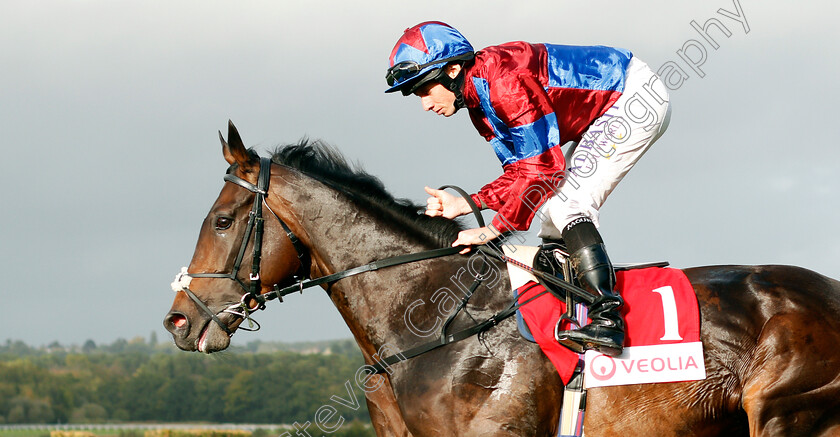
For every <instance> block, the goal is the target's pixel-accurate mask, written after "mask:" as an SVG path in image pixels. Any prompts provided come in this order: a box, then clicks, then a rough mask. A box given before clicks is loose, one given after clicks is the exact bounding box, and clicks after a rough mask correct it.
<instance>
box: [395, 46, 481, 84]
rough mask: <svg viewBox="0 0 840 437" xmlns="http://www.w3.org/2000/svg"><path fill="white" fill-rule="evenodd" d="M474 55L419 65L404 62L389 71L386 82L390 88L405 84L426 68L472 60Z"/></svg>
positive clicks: (469, 54)
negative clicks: (400, 83)
mask: <svg viewBox="0 0 840 437" xmlns="http://www.w3.org/2000/svg"><path fill="white" fill-rule="evenodd" d="M473 56H474V55H473V53H472V52H470V53H468V54H466V55H458V56H453V57H451V58H445V59H438V60H437V61H432V62H427V63H425V64H418V63H416V62H414V61H402V62H398V63H396V64H394V66H393V67H391V68H389V69H388V72H387V73H385V80H386V81H388V86H394V84H395V83H397V82H403V81H405V80H407V79H410V78H411V77H413V76H414V75H416V74H417V73H419V72H420V71H422V70H423V69H424V68H426V67H428V66H430V65H435V64H443V63H445V62H451V61H460V60H466V59H472V58H473Z"/></svg>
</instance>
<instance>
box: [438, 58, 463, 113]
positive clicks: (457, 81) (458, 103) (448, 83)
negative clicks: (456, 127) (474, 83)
mask: <svg viewBox="0 0 840 437" xmlns="http://www.w3.org/2000/svg"><path fill="white" fill-rule="evenodd" d="M464 70H465V68H464V64H463V63H462V64H461V71H459V72H458V75H457V76H455V77H454V78H452V77H449V75H448V74H446V67H444V68H442V69H441V75H440V77H439V78H438V79H437V80H438V82H440V84H441V85H443V86H444V88H446V89H448V90H449V91H452V92H453V93H454V94H455V109H456V110H457V109H461V108H464V107H466V102H465V101H464V78H465V77H466V75H465V74H464Z"/></svg>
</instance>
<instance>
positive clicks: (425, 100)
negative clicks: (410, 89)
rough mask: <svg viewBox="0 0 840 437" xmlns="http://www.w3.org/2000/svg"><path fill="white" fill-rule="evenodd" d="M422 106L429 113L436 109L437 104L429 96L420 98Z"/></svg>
mask: <svg viewBox="0 0 840 437" xmlns="http://www.w3.org/2000/svg"><path fill="white" fill-rule="evenodd" d="M420 105H422V106H423V110H424V111H429V110H431V109H432V108H434V106H435V104H434V102H432V99H431V98H430V97H429V96H423V97H420Z"/></svg>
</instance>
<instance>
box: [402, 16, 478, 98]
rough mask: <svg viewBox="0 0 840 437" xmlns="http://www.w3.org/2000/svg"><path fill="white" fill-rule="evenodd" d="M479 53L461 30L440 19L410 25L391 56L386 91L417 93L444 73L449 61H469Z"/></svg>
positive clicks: (407, 93) (405, 93)
mask: <svg viewBox="0 0 840 437" xmlns="http://www.w3.org/2000/svg"><path fill="white" fill-rule="evenodd" d="M474 56H475V53H474V50H473V47H472V45H471V44H470V42H469V41H467V39H466V38H464V35H461V32H458V31H457V30H456V29H455V28H454V27H452V26H450V25H448V24H446V23H441V22H440V21H426V22H424V23H420V24H418V25H416V26H414V27H411V28H408V29H406V30H405V33H403V35H402V37H400V39H399V41H397V44H396V45H395V46H394V50H392V51H391V56H390V58H389V68H388V71H387V73H386V74H385V80H386V81H387V82H388V87H389V88H388V89H387V90H385V92H386V93H392V92H394V91H402V93H403V94H404V95H409V94H411V93H413V92H414V91H415V90H416V89H418V88H420V86H422V85H423V84H424V83H426V82H428V81H430V80H435V79H437V78H438V77H439V76H440V75H441V74H443V67H444V66H445V65H446V64H447V63H449V62H457V61H468V60H470V59H472V58H473V57H474Z"/></svg>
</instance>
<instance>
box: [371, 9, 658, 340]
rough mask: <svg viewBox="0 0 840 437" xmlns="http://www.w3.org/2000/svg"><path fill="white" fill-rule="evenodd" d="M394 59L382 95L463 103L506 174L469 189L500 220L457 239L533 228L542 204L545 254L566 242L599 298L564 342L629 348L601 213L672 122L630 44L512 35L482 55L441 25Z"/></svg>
mask: <svg viewBox="0 0 840 437" xmlns="http://www.w3.org/2000/svg"><path fill="white" fill-rule="evenodd" d="M389 65H390V68H388V71H387V74H386V80H387V82H388V86H389V88H388V89H387V90H386V91H385V92H395V91H400V92H402V94H403V95H406V96H407V95H410V94H414V95H417V96H418V97H420V102H421V104H422V106H423V109H424V110H426V111H434V112H435V113H437V114H439V115H442V116H444V117H450V116H451V115H453V114H454V113H455V112H457V111H458V110H459V109H461V108H466V109H467V110H468V111H469V114H470V118H471V119H472V122H473V125H474V126H475V128H476V129H477V130H478V132H479V134H480V135H481V136H483V137H484V138H485V139H486V140H487V141H488V142H490V144H491V145H492V146H493V150H494V151H495V152H496V155H497V156H498V158H499V160H500V161H501V163H502V170H503V174H502V175H501V176H500V177H499V178H498V179H496V180H495V181H493V182H490V183H489V184H487V185H485V186H484V187H483V188H481V189H480V190H479V191H478V192H477V193H475V194H473V195H471V197H472V199H473V200H474V201H475V203H476V204H477V205H479V206H480V207H481V208H482V209H483V208H490V209H493V210H495V211H497V214H496V216H495V217H494V218H493V221H492V223H491V224H490V225H488V226H487V227H485V228H477V229H468V230H465V231H462V232H461V233H460V234H459V235H458V238H457V240H456V241H455V242H454V243H453V244H452V245H453V246H458V245H464V246H469V245H476V244H485V243H487V242H488V241H490V240H492V239H493V238H495V237H497V236H499V235H500V234H502V233H504V232H509V231H525V230H528V228H529V226H530V224H531V221H532V220H533V218H534V216H535V215H536V214H537V213H538V210H539V214H540V218H541V219H542V228H541V230H540V233H539V236H540V237H541V238H542V239H543V241H544V244H543V250H546V248H547V247H550V244H548V243H550V242H551V241H558V240H561V239H562V240H563V241H564V242H565V245H566V248H567V250H568V251H569V253H570V254H571V256H570V260H571V263H572V267H573V268H574V270H575V273H576V277H577V279H578V281H579V282H580V283H581V285H582V286H583V287H584V288H586V289H587V290H588V291H589V292H591V293H593V294H594V295H595V296H596V299H595V301H594V303H593V304H592V305H591V306H590V308H589V317H590V318H591V320H592V322H591V323H590V324H589V325H586V326H584V327H583V328H581V329H578V330H574V331H564V332H562V333H560V335H559V336H558V338H559V340H560V342H561V343H562V344H564V345H565V346H567V347H569V348H571V349H572V350H575V351H576V352H579V353H581V352H583V351H584V350H585V349H595V350H598V351H600V352H602V353H605V354H607V355H612V356H616V355H619V354H621V351H622V348H623V345H624V321H623V319H622V317H621V314H620V312H619V309H620V308H621V306H622V305H623V300H622V299H621V297H620V296H619V295H618V294H617V293H616V292H615V290H614V287H615V273H614V271H613V267H612V264H611V263H610V260H609V257H608V256H607V253H606V249H605V247H604V242H603V240H602V238H601V236H600V234H599V232H598V229H597V227H598V211H599V209H600V208H601V205H603V203H604V201H605V200H606V198H607V196H609V194H610V193H611V192H612V191H613V189H614V188H615V187H616V185H617V184H618V182H619V181H621V179H622V178H623V177H624V175H625V174H627V172H628V171H629V170H630V168H632V167H633V165H634V164H635V163H636V161H638V160H639V158H641V157H642V155H643V154H644V153H645V151H647V149H648V148H649V147H650V145H651V144H653V142H654V141H656V139H658V138H659V136H660V135H661V134H662V133H663V132H664V131H665V129H666V127H667V125H668V121H669V119H670V106H669V102H668V93H667V91H666V89H665V87H664V85H663V84H662V82H661V81H660V80H659V78H658V77H657V76H656V75H655V74H654V73H653V71H651V69H650V68H649V67H648V66H647V65H646V64H645V63H644V62H642V61H641V60H639V59H638V58H636V57H635V56H633V54H632V53H630V52H629V51H627V50H624V49H619V48H612V47H603V46H591V47H578V46H565V45H553V44H531V43H526V42H510V43H506V44H502V45H498V46H491V47H487V48H485V49H482V50H480V51H477V52H476V51H474V50H473V47H472V45H471V44H470V43H469V42H468V41H467V39H466V38H464V36H463V35H462V34H461V33H460V32H458V31H457V30H456V29H454V28H453V27H451V26H449V25H447V24H445V23H441V22H437V21H429V22H424V23H420V24H418V25H416V26H414V27H411V28H409V29H406V31H405V33H404V34H403V35H402V37H401V38H400V39H399V40H398V41H397V44H396V45H395V46H394V49H393V51H392V52H391V56H390V64H389ZM566 143H569V144H570V145H569V148H568V151H567V152H566V153H565V154H564V153H563V151H562V150H561V147H562V146H563V145H564V144H566ZM426 192H427V193H429V195H430V196H431V197H430V198H429V199H428V202H427V210H426V214H428V215H431V216H443V217H447V218H454V217H457V216H460V215H463V214H468V213H469V212H470V211H471V210H470V207H469V205H468V204H467V201H466V200H465V199H462V198H459V197H455V196H453V195H451V194H449V193H447V192H444V191H441V190H434V189H431V188H429V187H426ZM540 208H542V209H541V210H540Z"/></svg>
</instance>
